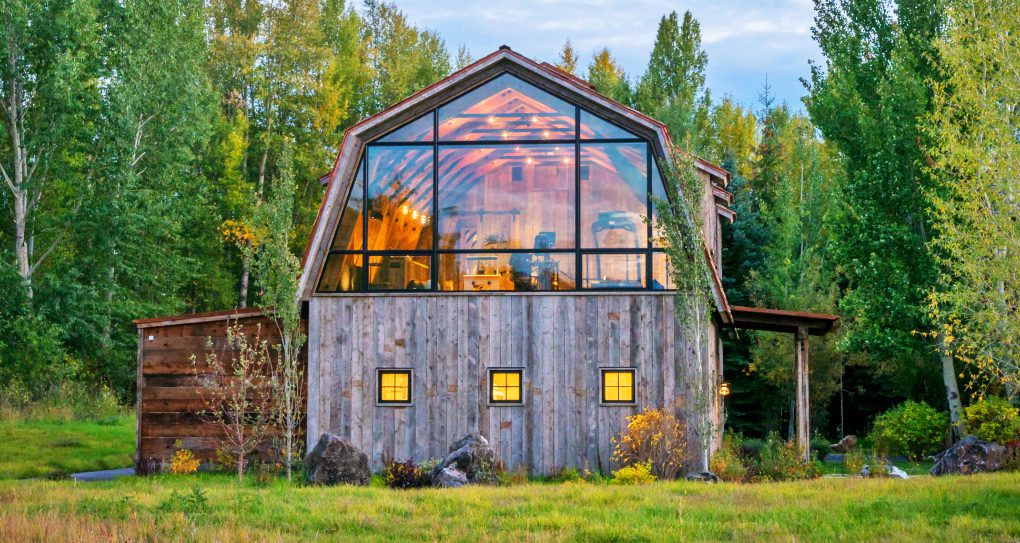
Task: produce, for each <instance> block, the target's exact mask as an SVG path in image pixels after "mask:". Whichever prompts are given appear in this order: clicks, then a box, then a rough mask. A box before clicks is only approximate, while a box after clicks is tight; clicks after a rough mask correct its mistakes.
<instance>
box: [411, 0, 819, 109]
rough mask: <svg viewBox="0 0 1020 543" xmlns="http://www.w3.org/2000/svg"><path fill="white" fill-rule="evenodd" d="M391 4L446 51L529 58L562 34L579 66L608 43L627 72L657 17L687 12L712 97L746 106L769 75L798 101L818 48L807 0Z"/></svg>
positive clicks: (643, 60)
mask: <svg viewBox="0 0 1020 543" xmlns="http://www.w3.org/2000/svg"><path fill="white" fill-rule="evenodd" d="M398 5H399V6H400V8H401V9H403V10H404V11H405V12H406V13H407V14H408V16H409V17H410V18H411V20H412V21H414V22H415V23H416V24H419V25H421V26H425V27H429V28H433V29H436V30H438V31H439V32H440V34H441V35H442V36H443V37H444V38H445V39H446V42H447V45H448V46H449V47H450V49H455V48H456V47H457V46H458V45H459V44H465V45H467V46H468V48H469V49H470V50H471V52H472V53H473V54H474V56H475V57H479V56H482V55H485V54H488V53H489V52H491V51H493V50H495V49H496V48H497V47H499V46H500V45H502V44H506V45H509V46H511V47H512V48H514V49H515V50H517V51H519V52H521V53H523V54H525V55H528V56H531V57H533V58H536V59H537V60H544V61H554V60H555V59H556V58H557V55H558V54H559V50H560V47H561V46H562V45H563V42H564V41H565V40H566V39H567V38H570V39H571V41H572V42H573V43H574V46H575V48H577V50H578V52H579V54H580V56H581V63H582V67H581V69H582V70H583V69H584V67H585V66H586V65H587V62H588V61H589V60H590V58H591V56H592V54H593V53H594V52H595V51H596V50H598V49H601V48H602V47H609V48H610V50H611V51H612V52H613V54H614V56H616V57H617V59H618V60H619V61H620V63H621V64H622V65H623V67H624V69H625V70H626V72H627V73H628V74H630V75H631V76H638V75H640V74H641V73H642V72H643V71H644V68H645V65H646V64H647V62H648V55H649V53H650V51H651V47H652V44H653V43H654V40H655V32H656V28H657V27H658V23H659V19H660V18H661V17H662V16H663V15H665V14H667V13H669V12H670V11H672V10H678V11H680V10H682V9H689V10H690V11H691V12H692V13H693V14H694V16H695V17H696V18H697V19H698V21H699V22H700V23H701V31H702V43H703V46H704V48H705V50H706V51H707V52H708V55H709V64H708V70H707V72H708V73H707V74H706V75H707V80H708V85H709V87H710V88H711V90H712V92H713V94H714V95H716V96H722V95H724V94H727V95H731V96H733V97H734V98H735V99H736V100H738V101H740V102H742V103H744V104H745V105H752V104H754V103H755V102H756V101H757V97H758V94H759V93H760V91H761V85H762V82H763V81H764V79H765V75H766V74H768V79H769V82H770V84H772V85H773V92H774V93H775V94H776V96H777V97H778V98H779V99H780V100H783V101H786V102H788V103H789V104H790V105H791V106H794V107H799V99H800V97H801V96H802V95H803V94H804V90H803V87H802V86H801V84H800V82H799V78H800V77H804V76H806V75H807V73H808V65H807V62H808V60H809V59H819V58H820V57H821V54H820V52H819V50H818V47H817V45H815V43H814V42H813V41H812V39H811V25H812V18H813V15H814V13H813V8H812V3H811V0H759V1H747V0H715V1H710V0H689V1H688V2H687V3H685V4H683V5H678V4H677V3H676V2H675V1H669V0H633V1H628V2H619V1H609V0H589V1H579V0H567V1H554V0H518V1H517V2H513V3H506V2H500V3H496V2H492V1H491V0H490V1H486V2H459V1H455V0H429V1H426V0H405V1H398Z"/></svg>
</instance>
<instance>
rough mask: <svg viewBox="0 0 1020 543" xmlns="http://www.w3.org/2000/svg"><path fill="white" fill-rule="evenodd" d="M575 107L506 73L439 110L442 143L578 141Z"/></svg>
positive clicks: (440, 139)
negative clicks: (576, 137)
mask: <svg viewBox="0 0 1020 543" xmlns="http://www.w3.org/2000/svg"><path fill="white" fill-rule="evenodd" d="M574 126H575V120H574V106H573V105H571V104H568V103H567V102H565V101H563V100H560V99H559V98H556V97H555V96H553V95H551V94H549V93H547V92H545V91H543V90H540V89H538V88H537V87H535V86H533V85H531V84H529V83H525V82H524V81H522V80H520V79H518V78H516V77H514V76H512V75H510V74H503V75H501V76H499V77H497V78H495V79H493V80H492V81H489V82H488V83H485V84H483V85H482V86H480V87H478V88H476V89H475V90H473V91H471V92H469V93H467V94H465V95H464V96H461V97H460V98H457V99H456V100H454V101H452V102H450V103H449V104H447V105H445V106H442V107H440V108H439V141H499V140H543V139H545V140H550V139H558V140H561V139H571V140H572V139H574Z"/></svg>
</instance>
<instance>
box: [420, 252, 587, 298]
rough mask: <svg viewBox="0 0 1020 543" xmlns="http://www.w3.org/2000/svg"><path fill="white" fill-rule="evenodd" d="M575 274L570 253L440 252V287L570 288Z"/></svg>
mask: <svg viewBox="0 0 1020 543" xmlns="http://www.w3.org/2000/svg"><path fill="white" fill-rule="evenodd" d="M574 277H575V274H574V255H573V254H569V253H568V254H550V253H509V254H508V253H498V254H492V253H488V254H441V255H439V290H452V291H458V290H460V291H486V290H503V291H509V290H514V291H544V290H573V289H574Z"/></svg>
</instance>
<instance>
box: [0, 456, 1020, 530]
mask: <svg viewBox="0 0 1020 543" xmlns="http://www.w3.org/2000/svg"><path fill="white" fill-rule="evenodd" d="M196 488H197V489H198V490H197V491H196V490H195V489H196ZM5 531H6V534H4V533H3V532H5ZM4 536H6V539H5V537H4ZM97 536H101V537H102V539H103V540H118V541H120V540H131V541H136V540H145V541H152V540H156V541H163V540H199V541H300V540H315V539H325V540H345V541H347V540H358V541H403V540H412V541H439V540H442V541H686V540H729V541H760V540H766V541H769V540H771V541H878V540H881V541H960V540H967V541H970V540H975V541H1016V540H1017V538H1020V474H1016V473H1002V474H992V475H979V476H972V477H956V478H932V477H917V478H913V479H910V480H906V481H901V480H891V479H870V480H863V479H850V478H847V479H820V480H813V481H805V482H794V483H772V484H756V485H736V484H720V485H706V484H697V483H687V482H669V483H655V484H652V485H648V486H640V487H621V486H608V485H594V484H588V483H566V484H541V483H530V484H525V485H520V486H511V487H475V488H461V489H447V490H442V489H428V490H409V491H397V490H389V489H386V488H374V487H365V488H354V487H337V488H315V487H304V486H298V485H288V484H287V483H285V482H284V481H275V482H272V483H270V484H268V485H266V486H261V487H260V486H255V485H251V484H246V486H245V487H243V488H238V487H237V486H236V485H235V482H234V480H233V479H232V478H231V477H230V476H227V475H200V476H157V477H152V478H140V477H131V478H125V479H119V480H117V481H113V482H108V483H89V484H83V483H74V482H71V481H3V482H0V540H10V541H23V540H44V539H56V540H66V541H76V540H82V541H85V540H90V539H94V538H95V537H97Z"/></svg>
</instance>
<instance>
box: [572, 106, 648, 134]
mask: <svg viewBox="0 0 1020 543" xmlns="http://www.w3.org/2000/svg"><path fill="white" fill-rule="evenodd" d="M579 131H580V133H581V139H583V140H596V139H624V138H634V139H637V136H635V135H634V134H633V133H631V132H628V131H626V130H624V129H623V128H620V127H619V126H616V125H615V124H613V123H611V122H609V121H607V120H605V119H603V118H601V117H599V116H597V115H594V114H592V113H588V112H587V111H585V110H583V109H582V110H581V127H580V130H579Z"/></svg>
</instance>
